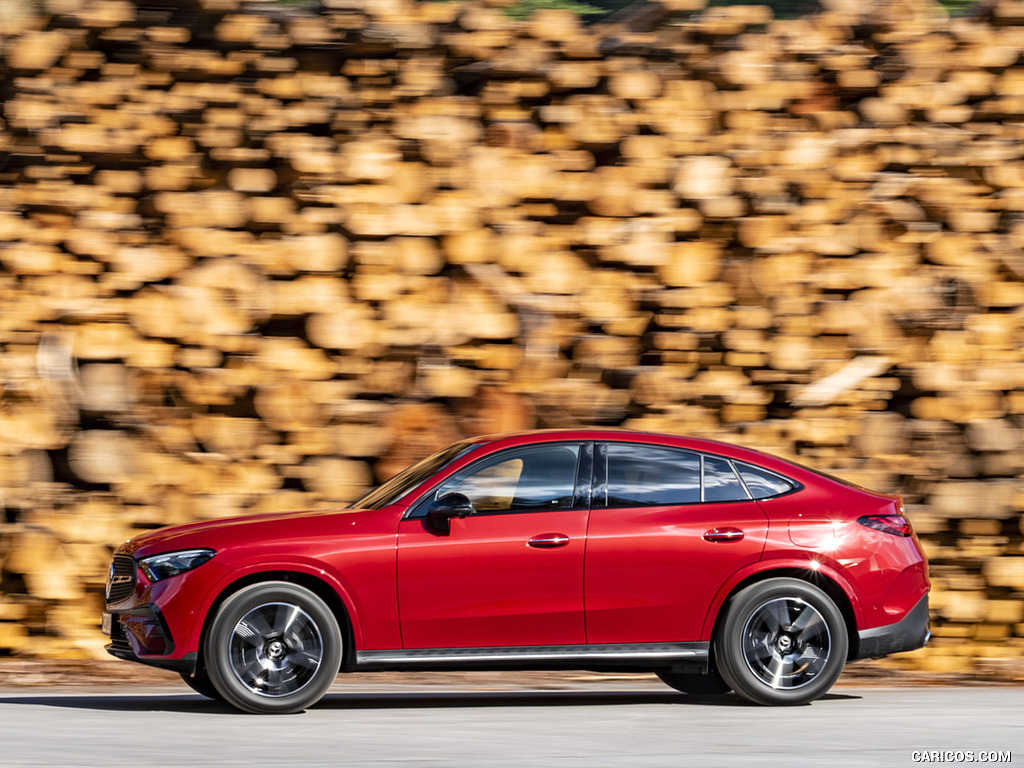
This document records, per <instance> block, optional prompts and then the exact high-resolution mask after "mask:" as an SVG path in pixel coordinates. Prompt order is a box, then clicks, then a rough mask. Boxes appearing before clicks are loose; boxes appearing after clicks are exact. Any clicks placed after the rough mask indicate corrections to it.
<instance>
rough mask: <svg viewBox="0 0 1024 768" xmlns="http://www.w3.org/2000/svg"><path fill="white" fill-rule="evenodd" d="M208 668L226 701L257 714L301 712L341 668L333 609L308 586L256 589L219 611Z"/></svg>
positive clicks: (273, 585)
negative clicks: (307, 587) (306, 587)
mask: <svg viewBox="0 0 1024 768" xmlns="http://www.w3.org/2000/svg"><path fill="white" fill-rule="evenodd" d="M205 651H206V653H205V660H206V667H207V670H208V671H209V675H210V680H211V681H212V682H213V685H214V687H215V688H216V689H217V691H218V692H220V694H221V695H222V696H223V697H224V700H225V701H226V702H227V703H229V704H232V705H234V706H235V707H238V708H239V709H242V710H245V711H246V712H253V713H257V714H271V713H276V714H286V713H291V712H300V711H301V710H303V709H305V708H306V707H309V706H311V705H312V704H315V703H316V702H317V701H319V700H320V698H321V697H322V696H323V695H324V694H325V693H326V692H327V689H328V688H329V687H330V686H331V683H333V682H334V678H335V676H336V675H337V674H338V669H339V668H340V667H341V657H342V635H341V630H340V629H339V627H338V622H337V620H336V619H335V618H334V614H333V613H332V612H331V609H330V608H328V607H327V604H326V603H324V601H323V600H321V599H320V598H319V597H317V596H316V595H315V594H313V593H312V592H310V591H309V590H308V589H305V588H304V587H300V586H298V585H296V584H290V583H288V582H283V581H273V582H264V583H261V584H253V585H252V586H249V587H246V588H245V589H242V590H241V591H239V592H238V593H236V594H234V595H232V596H231V597H229V598H228V599H227V600H226V601H225V602H224V604H223V605H222V606H221V607H220V610H218V611H217V615H216V618H215V619H214V620H213V625H212V626H211V628H210V632H209V635H208V636H207V640H206V648H205Z"/></svg>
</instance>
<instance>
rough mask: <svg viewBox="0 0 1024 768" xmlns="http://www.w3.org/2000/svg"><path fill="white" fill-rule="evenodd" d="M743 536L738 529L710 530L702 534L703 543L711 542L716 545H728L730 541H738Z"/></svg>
mask: <svg viewBox="0 0 1024 768" xmlns="http://www.w3.org/2000/svg"><path fill="white" fill-rule="evenodd" d="M744 535H745V534H744V533H743V531H741V530H740V529H739V528H731V527H723V528H712V529H711V530H710V531H705V532H704V541H713V542H716V543H728V542H730V541H739V540H740V539H742V538H743V536H744Z"/></svg>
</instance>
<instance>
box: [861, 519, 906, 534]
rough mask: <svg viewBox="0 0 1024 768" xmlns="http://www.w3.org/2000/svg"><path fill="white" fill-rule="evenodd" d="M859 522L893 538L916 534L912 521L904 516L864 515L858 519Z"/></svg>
mask: <svg viewBox="0 0 1024 768" xmlns="http://www.w3.org/2000/svg"><path fill="white" fill-rule="evenodd" d="M857 522H858V523H860V524H861V525H866V526H867V527H868V528H874V529H875V530H876V531H881V532H882V533H891V534H892V535H893V536H911V535H913V533H914V531H913V529H912V528H911V527H910V521H909V520H907V518H905V517H904V516H903V515H863V516H861V517H858V518H857Z"/></svg>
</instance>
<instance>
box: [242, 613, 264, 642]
mask: <svg viewBox="0 0 1024 768" xmlns="http://www.w3.org/2000/svg"><path fill="white" fill-rule="evenodd" d="M270 632H271V629H270V624H269V623H267V617H266V616H264V615H263V612H262V611H259V610H256V611H250V612H249V613H247V614H246V615H245V616H243V617H242V620H241V621H240V622H238V626H237V627H235V635H237V636H238V637H242V638H246V639H249V638H255V639H256V641H257V642H259V641H262V639H263V638H264V637H266V636H267V635H269V634H270Z"/></svg>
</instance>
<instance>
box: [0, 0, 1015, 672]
mask: <svg viewBox="0 0 1024 768" xmlns="http://www.w3.org/2000/svg"><path fill="white" fill-rule="evenodd" d="M16 5H17V6H18V7H6V8H5V9H4V10H3V12H2V13H0V83H2V87H3V103H4V107H3V114H2V123H0V180H2V182H3V183H2V184H0V301H2V308H3V312H2V313H0V350H2V352H0V498H2V500H3V506H4V510H5V513H4V518H2V520H0V654H3V653H18V654H29V655H69V654H70V655H74V654H91V653H100V652H101V651H100V650H99V649H100V647H101V644H102V639H101V638H100V636H99V634H98V632H97V630H96V626H95V625H96V617H97V615H98V613H99V611H100V607H101V604H102V590H103V581H104V577H105V573H106V567H107V564H108V562H109V557H110V552H111V547H112V546H114V545H116V544H117V543H118V542H119V541H120V540H123V539H124V538H125V537H127V536H130V535H133V534H135V533H137V532H139V531H142V530H146V529H150V528H153V527H157V526H161V525H165V524H170V523H178V522H184V521H189V520H194V519H201V518H213V517H223V516H229V515H236V514H240V513H251V512H265V511H272V510H278V509H284V508H302V507H326V506H336V505H340V504H345V503H347V502H349V501H351V500H353V499H355V498H358V497H359V495H361V493H363V492H364V491H365V490H366V489H367V488H369V487H370V486H371V485H372V484H373V483H374V482H376V481H378V480H380V479H382V478H385V477H387V476H389V475H390V474H392V473H394V472H395V471H397V470H398V469H400V468H402V467H403V466H405V465H407V464H409V463H410V462H412V461H413V460H415V459H417V458H419V457H420V456H422V455H424V454H426V453H428V452H430V451H431V450H433V449H435V448H438V447H440V446H442V445H444V444H447V443H448V442H450V441H452V440H454V439H458V438H459V437H460V436H463V435H470V434H479V433H487V432H499V431H507V430H514V429H521V428H529V427H534V426H543V427H563V426H575V425H622V426H627V427H633V428H639V429H652V430H658V431H668V432H681V433H689V434H694V435H700V436H714V437H720V438H725V439H729V440H734V441H738V442H741V443H744V444H749V445H753V446H757V447H761V448H764V449H766V450H770V451H775V452H777V453H780V454H782V455H786V456H789V457H794V458H798V459H800V460H801V461H803V462H806V463H809V464H812V465H814V466H816V467H819V468H822V469H828V470H832V471H834V472H836V473H839V474H841V475H844V476H846V477H849V478H851V479H853V480H856V481H859V482H862V483H864V484H866V485H868V486H870V487H873V488H876V489H879V490H884V491H898V492H900V493H902V494H903V495H904V498H905V500H906V502H907V506H908V510H909V512H910V514H911V516H912V518H913V520H914V523H915V525H916V527H917V529H918V531H919V533H920V534H921V537H922V539H923V541H924V544H925V547H926V549H927V551H928V554H929V556H930V558H931V562H932V575H933V580H934V585H935V592H934V598H933V607H934V627H933V630H934V633H935V635H936V639H935V641H933V644H932V647H931V648H929V649H927V650H925V651H923V652H919V653H916V654H914V655H912V656H910V657H907V658H908V661H906V662H903V663H906V664H912V665H916V666H917V667H920V668H925V669H929V670H933V671H940V672H943V671H974V672H988V671H995V672H996V673H999V674H1013V672H1012V670H1014V669H1016V670H1018V673H1019V670H1020V665H1021V659H1022V658H1024V518H1022V514H1021V510H1022V509H1024V481H1022V478H1024V458H1022V456H1024V454H1022V452H1021V440H1022V426H1024V422H1022V417H1024V346H1022V342H1021V327H1022V324H1024V250H1022V248H1024V141H1022V139H1024V64H1020V62H1019V59H1020V55H1019V52H1020V50H1021V48H1022V45H1024V3H1022V2H1019V0H1000V1H998V2H993V3H990V4H988V5H985V6H981V7H980V8H979V10H978V11H977V13H975V15H973V16H971V17H965V18H955V19H951V18H949V17H948V16H947V15H946V14H945V12H944V11H942V9H941V8H940V7H939V6H937V5H934V4H932V3H931V2H927V1H926V0H877V2H870V1H869V2H866V3H851V2H848V1H847V0H828V1H827V2H825V3H824V9H823V10H822V11H821V12H820V13H818V14H816V15H813V16H808V17H804V18H799V19H792V20H773V19H772V17H771V13H770V11H769V10H768V9H766V8H765V7H761V6H735V7H716V8H712V9H708V10H702V9H701V5H702V2H701V0H663V1H662V2H648V3H644V4H638V5H636V6H634V7H633V8H632V9H630V11H628V12H625V13H620V14H619V15H618V16H617V17H614V18H613V19H612V20H610V21H609V22H607V23H604V24H597V25H594V26H592V27H585V26H583V25H582V24H581V23H580V21H579V20H578V19H577V18H576V17H575V16H573V15H572V14H569V13H567V12H561V11H537V12H535V13H534V15H533V16H532V17H531V18H530V19H529V20H528V21H526V22H514V21H511V20H510V19H509V18H508V17H507V16H506V15H505V14H504V13H503V12H502V8H501V6H502V0H495V1H494V2H476V3H433V2H425V3H422V4H420V3H414V2H412V0H389V2H368V0H325V2H324V3H322V5H316V6H315V7H314V6H310V7H289V8H280V7H277V6H271V5H266V4H261V3H256V2H253V3H244V2H239V0H145V2H142V0H140V1H139V2H138V3H133V2H130V0H45V2H43V3H42V10H41V11H40V12H36V11H35V10H34V8H35V6H33V5H29V4H16Z"/></svg>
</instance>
